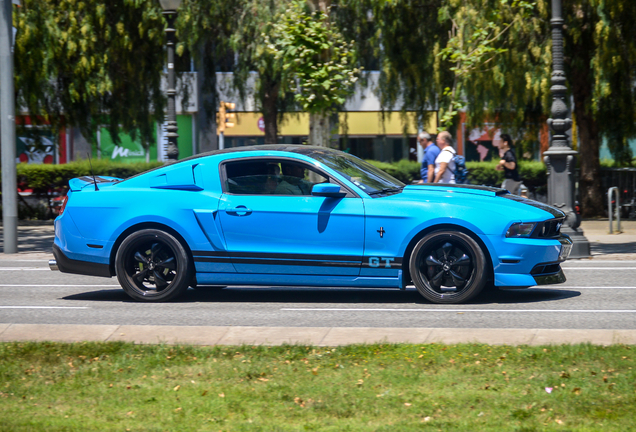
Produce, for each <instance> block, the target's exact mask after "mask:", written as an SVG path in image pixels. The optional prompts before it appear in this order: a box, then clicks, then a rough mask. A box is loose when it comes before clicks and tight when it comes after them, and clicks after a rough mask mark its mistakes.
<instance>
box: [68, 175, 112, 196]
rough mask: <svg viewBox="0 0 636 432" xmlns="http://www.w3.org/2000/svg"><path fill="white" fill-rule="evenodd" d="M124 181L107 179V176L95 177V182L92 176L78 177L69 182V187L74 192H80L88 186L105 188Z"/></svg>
mask: <svg viewBox="0 0 636 432" xmlns="http://www.w3.org/2000/svg"><path fill="white" fill-rule="evenodd" d="M122 180H123V179H120V178H118V177H106V176H97V177H95V179H94V180H93V177H90V176H83V177H76V178H74V179H71V180H70V181H69V182H68V186H69V188H71V190H72V191H73V192H79V191H81V190H82V189H84V188H85V187H86V186H89V185H90V186H92V187H94V186H95V183H97V184H99V185H100V186H104V185H108V184H109V183H110V184H115V183H117V182H120V181H122Z"/></svg>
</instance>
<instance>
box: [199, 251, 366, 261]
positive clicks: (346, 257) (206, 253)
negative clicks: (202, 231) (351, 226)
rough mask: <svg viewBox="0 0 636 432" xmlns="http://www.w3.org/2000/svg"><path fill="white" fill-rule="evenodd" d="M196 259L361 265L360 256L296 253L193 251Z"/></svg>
mask: <svg viewBox="0 0 636 432" xmlns="http://www.w3.org/2000/svg"><path fill="white" fill-rule="evenodd" d="M192 255H193V256H196V257H227V256H229V255H231V256H232V257H236V258H261V259H263V258H272V259H275V258H278V259H295V260H296V259H301V260H324V261H352V262H356V263H359V262H360V261H362V257H360V256H350V255H316V254H295V253H267V252H265V253H264V252H231V253H228V252H225V251H192Z"/></svg>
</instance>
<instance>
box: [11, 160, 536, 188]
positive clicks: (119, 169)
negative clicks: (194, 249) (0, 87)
mask: <svg viewBox="0 0 636 432" xmlns="http://www.w3.org/2000/svg"><path fill="white" fill-rule="evenodd" d="M368 162H370V163H371V164H373V165H375V166H376V167H378V168H380V169H381V170H383V171H386V172H387V173H388V174H390V175H392V176H393V177H395V178H396V179H398V180H400V181H401V182H403V183H407V184H408V183H411V182H412V181H414V180H419V178H420V164H419V163H418V162H414V161H409V160H406V159H403V160H401V161H398V162H392V163H388V162H379V161H373V160H370V161H368ZM161 165H162V163H161V162H150V163H135V164H126V163H120V162H110V161H108V160H103V159H100V160H95V161H93V170H92V172H94V173H95V175H103V176H111V177H120V178H127V177H131V176H133V175H136V174H139V173H141V172H144V171H147V170H149V169H152V168H156V167H159V166H161ZM496 165H497V163H496V162H467V163H466V167H467V168H468V170H469V171H470V172H469V175H468V180H469V182H470V184H475V185H486V186H500V185H501V182H502V181H503V171H497V170H496V169H495V166H496ZM519 170H520V174H521V178H522V179H523V183H524V184H525V185H526V186H527V187H528V188H529V189H530V190H531V191H533V192H535V191H536V192H537V193H539V194H540V193H544V191H545V188H546V184H547V172H546V168H545V165H543V163H542V162H537V161H520V162H519ZM17 174H18V184H19V186H20V188H21V189H33V191H34V192H35V193H42V194H45V193H46V192H47V191H48V190H51V189H59V188H64V187H66V186H68V182H69V180H70V179H72V178H74V177H81V176H86V175H91V168H90V165H89V163H88V161H78V162H71V163H68V164H63V165H29V164H18V165H17Z"/></svg>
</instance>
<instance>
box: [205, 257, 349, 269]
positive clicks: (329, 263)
mask: <svg viewBox="0 0 636 432" xmlns="http://www.w3.org/2000/svg"><path fill="white" fill-rule="evenodd" d="M194 260H195V261H196V262H211V263H228V262H230V260H223V259H220V258H205V257H198V258H194ZM231 262H232V263H233V264H236V265H239V264H262V265H286V266H303V267H306V266H312V267H360V262H344V261H339V262H333V261H298V260H280V259H257V258H233V259H232V261H231Z"/></svg>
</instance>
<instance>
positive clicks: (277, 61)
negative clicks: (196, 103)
mask: <svg viewBox="0 0 636 432" xmlns="http://www.w3.org/2000/svg"><path fill="white" fill-rule="evenodd" d="M288 3H289V2H288V1H285V0H268V1H263V0H249V1H247V2H246V4H245V5H244V7H243V10H242V12H241V14H240V17H239V22H238V26H237V28H236V31H235V33H234V35H233V37H232V49H233V50H234V51H235V52H237V53H238V56H237V61H236V65H235V69H234V86H235V87H236V88H237V89H239V92H240V93H241V95H242V98H243V99H245V91H246V83H247V82H248V76H249V73H251V72H256V73H257V74H258V79H257V81H256V83H255V89H254V90H255V94H256V96H257V97H256V98H255V99H256V102H257V106H258V107H259V108H260V109H261V111H262V113H263V120H264V122H265V144H275V143H277V142H278V120H279V117H280V116H281V115H282V114H283V113H284V112H286V111H288V110H289V109H290V108H291V107H293V106H294V100H293V94H292V93H290V92H289V91H288V89H287V87H286V86H285V85H284V82H283V81H284V79H285V71H284V65H283V61H282V59H281V58H279V57H277V56H276V55H275V53H273V52H272V51H271V50H270V49H268V48H267V46H266V42H265V38H264V37H263V35H268V34H270V33H271V32H272V31H273V28H274V22H275V20H276V18H277V17H278V16H280V15H281V14H282V13H283V12H284V10H285V7H286V6H287V4H288Z"/></svg>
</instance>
